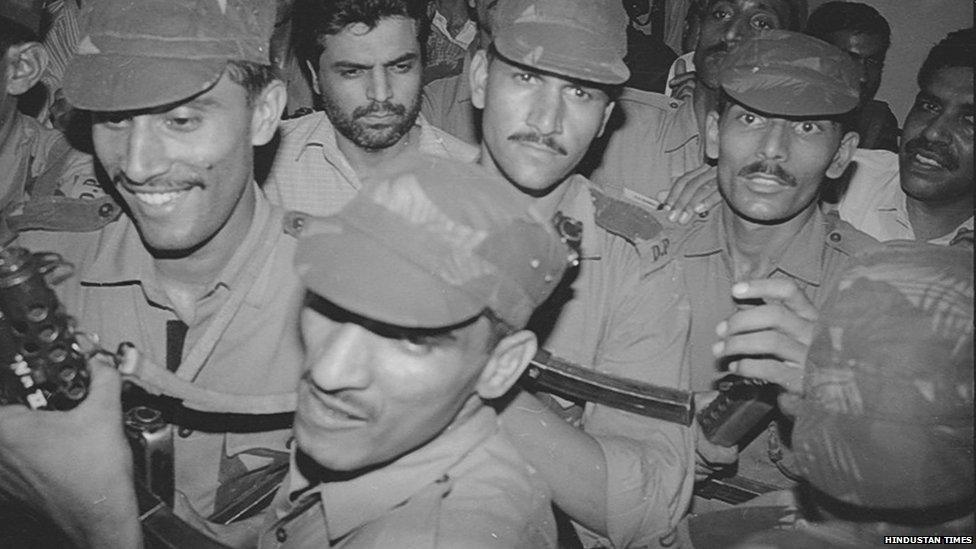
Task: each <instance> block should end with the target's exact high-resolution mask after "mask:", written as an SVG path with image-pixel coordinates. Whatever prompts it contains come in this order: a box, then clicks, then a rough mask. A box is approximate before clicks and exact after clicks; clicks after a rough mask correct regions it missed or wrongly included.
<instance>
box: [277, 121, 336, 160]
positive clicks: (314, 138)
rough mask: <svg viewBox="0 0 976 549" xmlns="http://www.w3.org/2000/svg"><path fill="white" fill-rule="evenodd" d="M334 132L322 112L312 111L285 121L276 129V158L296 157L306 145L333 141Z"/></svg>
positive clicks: (330, 123)
mask: <svg viewBox="0 0 976 549" xmlns="http://www.w3.org/2000/svg"><path fill="white" fill-rule="evenodd" d="M334 131H335V128H333V126H332V122H331V121H330V120H329V117H328V116H326V115H325V112H323V111H313V112H310V113H308V114H306V115H304V116H299V117H297V118H290V119H288V120H285V121H283V122H282V123H281V126H279V128H278V145H277V154H276V156H277V158H279V159H280V158H282V157H283V156H284V157H287V156H288V155H296V154H298V152H299V151H301V150H302V149H303V148H304V147H305V146H306V145H309V144H314V143H322V142H325V141H335V136H334V133H333V132H334ZM330 134H331V135H330ZM276 163H277V162H276Z"/></svg>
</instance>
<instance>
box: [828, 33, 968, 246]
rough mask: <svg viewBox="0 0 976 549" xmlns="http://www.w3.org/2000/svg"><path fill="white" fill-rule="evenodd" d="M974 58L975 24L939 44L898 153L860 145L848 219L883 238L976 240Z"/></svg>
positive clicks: (922, 73)
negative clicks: (975, 209)
mask: <svg viewBox="0 0 976 549" xmlns="http://www.w3.org/2000/svg"><path fill="white" fill-rule="evenodd" d="M974 59H976V31H974V30H973V28H972V27H970V28H968V29H963V30H959V31H956V32H953V33H950V34H949V35H948V36H947V37H946V38H945V39H943V40H942V41H941V42H939V43H938V44H936V46H935V47H934V48H932V51H930V52H929V55H928V57H927V58H926V59H925V62H924V63H923V64H922V68H921V69H920V70H919V72H918V86H919V92H918V96H916V98H915V104H914V105H912V109H911V111H909V113H908V117H907V118H906V119H905V127H904V129H903V130H902V137H901V145H900V147H899V153H898V155H897V156H896V155H894V154H892V153H889V152H886V151H865V150H858V151H857V154H856V155H855V157H854V159H855V161H856V162H857V163H858V168H857V172H855V174H854V177H853V178H852V179H851V184H850V186H849V188H848V190H847V193H846V194H845V195H844V198H843V199H842V200H841V202H840V205H839V207H838V210H839V212H840V216H841V218H843V219H844V220H846V221H849V222H850V223H851V224H852V225H854V226H855V227H857V228H858V229H861V230H862V231H864V232H866V233H868V234H870V235H871V236H874V237H876V238H878V239H879V240H895V239H908V240H924V241H928V242H931V243H933V244H949V243H950V242H952V241H953V240H954V239H957V238H959V239H962V238H968V239H969V240H970V241H971V240H972V233H973V64H974V63H973V60H974ZM967 235H968V236H967Z"/></svg>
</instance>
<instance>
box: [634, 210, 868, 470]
mask: <svg viewBox="0 0 976 549" xmlns="http://www.w3.org/2000/svg"><path fill="white" fill-rule="evenodd" d="M729 215H734V214H732V212H731V211H730V210H729V209H728V207H727V206H725V205H721V206H720V207H718V208H716V209H715V210H714V212H713V213H712V214H711V215H709V216H708V217H707V218H706V219H705V220H704V221H697V222H695V223H693V224H692V225H690V226H688V227H685V228H678V229H676V230H675V231H673V232H671V233H668V234H666V235H665V237H664V238H663V239H662V242H664V243H666V244H667V246H661V244H660V243H659V244H658V245H659V248H664V249H666V252H665V253H663V254H657V257H654V255H653V254H645V258H647V259H648V260H649V261H651V262H652V263H654V264H656V265H658V266H660V267H664V266H665V265H668V264H671V265H672V267H671V268H672V269H673V271H664V272H661V273H660V274H655V275H653V276H654V278H655V279H656V280H655V282H656V284H657V285H658V287H659V288H662V290H661V291H670V292H677V293H682V294H683V295H687V296H688V297H689V298H690V301H691V335H690V338H689V340H688V343H687V352H688V355H689V359H690V363H691V368H690V370H689V371H688V374H687V375H688V376H689V379H688V380H687V383H688V384H689V385H690V387H691V389H692V390H693V391H708V390H712V389H713V388H714V387H713V383H714V382H715V380H717V379H719V378H721V377H723V376H724V375H726V374H727V373H728V372H726V371H722V370H721V369H720V365H719V363H718V361H716V359H715V357H714V356H713V355H712V345H713V344H714V343H715V342H716V340H717V339H718V336H716V335H715V327H716V326H717V325H718V324H719V323H720V322H722V321H723V320H725V319H727V318H728V317H729V316H731V315H732V314H733V313H734V312H736V310H737V309H736V305H735V303H734V302H733V300H732V285H733V284H735V283H736V282H738V281H737V280H734V271H733V269H732V257H731V254H730V252H729V249H728V245H727V242H728V238H729V237H728V235H727V233H726V228H725V227H726V225H725V222H724V218H725V216H729ZM878 245H879V244H878V242H877V241H876V240H874V239H873V238H871V237H870V236H868V235H866V234H864V233H862V232H860V231H858V230H857V229H855V228H853V227H851V226H850V225H849V224H848V223H846V222H844V221H841V220H840V219H839V218H837V216H836V215H835V214H829V215H828V214H824V213H822V212H821V211H820V210H819V209H818V210H816V211H815V212H814V215H812V216H811V217H810V219H809V221H808V222H807V223H806V224H805V225H804V226H803V227H802V228H801V229H800V230H799V232H797V234H796V235H795V236H794V237H793V239H792V240H791V241H790V242H789V244H788V245H786V246H785V247H784V248H783V249H782V250H780V251H779V253H778V254H776V255H775V257H774V258H773V265H772V267H771V268H770V270H769V272H767V273H766V274H765V277H767V278H787V279H789V280H792V281H794V282H795V283H796V284H797V285H798V286H799V288H800V289H801V290H802V291H803V293H804V294H805V295H806V296H807V298H808V299H810V301H811V302H812V303H813V305H814V306H816V307H818V308H819V307H820V306H821V305H822V304H823V303H824V301H825V299H826V297H827V295H828V290H829V289H830V287H831V286H832V284H833V283H834V282H836V280H837V278H838V277H839V276H840V274H841V273H842V272H843V270H844V268H845V266H846V265H847V264H848V262H849V261H850V259H851V257H852V256H853V255H855V254H857V253H860V252H862V251H865V250H868V249H871V248H872V247H874V246H878ZM664 288H668V289H667V290H664ZM772 425H775V424H771V426H772ZM771 428H772V427H771ZM770 436H771V437H772V438H773V439H774V440H773V441H772V442H769V441H768V440H767V439H768V438H770ZM767 444H771V445H772V446H771V447H770V448H767ZM781 450H782V448H781V447H780V443H779V439H778V436H777V434H776V432H775V429H773V430H771V431H770V433H769V434H768V435H760V436H758V437H757V438H756V439H755V440H753V442H752V443H751V444H749V446H748V447H746V448H745V449H744V450H743V451H742V452H741V453H740V456H739V474H740V475H742V476H744V477H746V478H748V479H750V480H755V481H760V482H763V483H766V484H769V485H772V486H775V487H780V488H783V487H789V486H791V485H792V484H793V482H792V481H791V480H790V479H789V478H788V477H786V476H785V475H784V474H783V473H781V472H780V471H779V470H778V469H777V467H776V466H775V465H774V463H773V462H772V461H771V459H770V454H771V453H772V454H775V453H776V452H777V451H781ZM784 465H785V464H784Z"/></svg>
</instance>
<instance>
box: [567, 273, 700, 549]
mask: <svg viewBox="0 0 976 549" xmlns="http://www.w3.org/2000/svg"><path fill="white" fill-rule="evenodd" d="M616 295H617V299H616V303H614V304H613V307H614V310H613V312H612V315H611V320H610V322H609V324H608V325H607V326H606V333H605V335H604V338H603V343H602V344H601V348H600V350H599V358H598V361H597V364H599V365H600V366H599V368H600V370H601V371H603V372H605V373H608V374H613V375H617V376H624V377H628V378H633V379H637V380H640V381H644V382H648V383H653V384H656V385H663V386H669V387H677V388H682V389H687V388H688V384H689V375H690V374H689V369H688V364H687V362H686V359H685V354H686V353H685V348H686V343H687V339H688V333H689V328H690V305H689V303H688V300H687V297H686V296H685V295H684V292H683V291H682V285H681V283H680V279H679V278H678V277H677V276H676V270H675V268H674V267H673V266H665V267H663V268H661V269H659V270H657V271H655V272H654V273H652V274H649V275H642V274H641V271H640V269H639V268H637V267H636V266H633V267H631V268H630V269H628V276H627V278H626V279H625V280H624V281H623V283H622V284H621V286H620V291H619V292H617V294H616ZM585 429H586V431H587V432H588V433H589V434H591V435H593V436H594V437H595V438H596V439H597V441H598V442H599V444H600V446H601V448H602V450H603V453H604V456H605V458H606V462H607V513H608V516H607V528H608V535H609V537H610V539H611V541H612V542H613V543H614V546H617V547H628V546H634V545H639V546H645V545H646V546H652V547H653V546H657V545H658V544H659V542H658V539H659V538H660V537H661V536H662V535H664V534H665V533H666V532H667V531H669V530H670V529H671V528H672V527H674V526H675V525H676V524H677V522H678V521H679V520H680V518H681V517H682V516H683V515H684V513H685V511H686V510H687V508H688V504H689V502H690V500H691V491H692V485H693V483H694V475H693V471H694V438H693V435H694V431H693V430H691V429H689V428H687V427H684V426H681V425H675V424H671V423H668V422H664V421H660V420H655V419H652V418H648V417H644V416H640V415H636V414H632V413H629V412H624V411H621V410H616V409H613V408H609V407H605V406H599V405H597V406H591V407H590V408H589V409H588V410H587V416H586V417H585Z"/></svg>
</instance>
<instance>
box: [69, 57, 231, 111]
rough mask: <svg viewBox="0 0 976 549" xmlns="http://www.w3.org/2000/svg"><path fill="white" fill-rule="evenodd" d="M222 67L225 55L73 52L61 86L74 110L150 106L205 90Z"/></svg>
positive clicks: (212, 82) (221, 70)
mask: <svg viewBox="0 0 976 549" xmlns="http://www.w3.org/2000/svg"><path fill="white" fill-rule="evenodd" d="M226 66H227V60H224V59H207V60H187V59H169V58H146V57H130V56H126V55H107V54H97V55H76V56H75V57H74V58H73V59H72V60H71V62H70V63H69V64H68V68H67V70H66V71H65V75H64V80H63V84H62V85H63V88H64V93H65V96H66V97H67V99H68V102H69V103H71V104H72V105H73V106H74V107H76V108H79V109H84V110H90V111H127V110H138V109H149V108H153V107H159V106H161V105H167V104H170V103H176V102H178V101H182V100H184V99H188V98H190V97H193V96H195V95H198V94H200V93H203V92H205V91H207V90H208V89H210V88H212V87H213V86H214V85H215V84H216V83H217V81H218V80H219V79H220V75H221V74H222V73H223V72H224V68H225V67H226Z"/></svg>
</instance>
